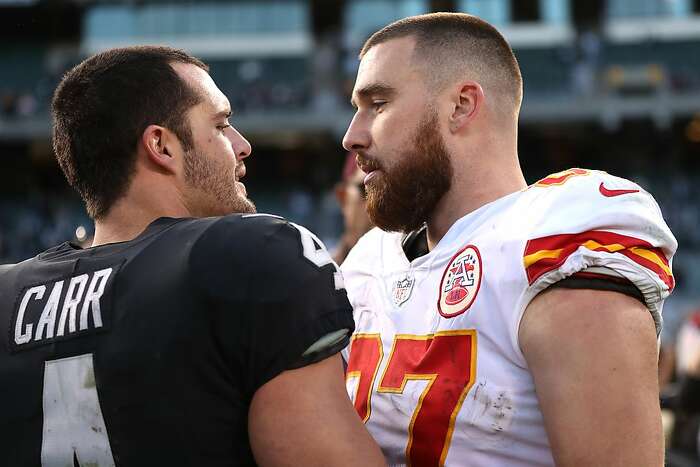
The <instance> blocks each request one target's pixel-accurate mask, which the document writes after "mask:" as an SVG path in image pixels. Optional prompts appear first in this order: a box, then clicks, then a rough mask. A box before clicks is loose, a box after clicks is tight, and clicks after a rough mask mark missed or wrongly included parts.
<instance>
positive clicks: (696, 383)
mask: <svg viewBox="0 0 700 467" xmlns="http://www.w3.org/2000/svg"><path fill="white" fill-rule="evenodd" d="M675 341H676V342H675V358H674V359H673V360H674V361H675V366H676V368H675V370H676V381H675V382H674V383H672V384H669V385H666V387H665V388H664V389H665V390H664V391H663V393H662V404H663V405H664V406H665V407H666V408H668V409H670V410H671V411H672V413H673V417H672V420H673V421H672V431H671V436H670V441H669V442H668V445H669V448H670V450H669V452H668V465H669V466H670V467H676V466H678V467H681V466H686V465H687V466H691V465H692V466H696V465H700V309H695V310H694V311H692V312H691V313H690V314H688V315H687V317H686V319H685V320H684V321H683V323H682V325H681V327H680V330H679V331H678V333H677V337H676V340H675ZM666 350H667V351H668V350H669V347H666ZM669 360H670V359H669Z"/></svg>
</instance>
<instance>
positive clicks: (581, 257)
mask: <svg viewBox="0 0 700 467" xmlns="http://www.w3.org/2000/svg"><path fill="white" fill-rule="evenodd" d="M402 237H403V236H402V235H401V234H399V233H386V232H382V231H381V230H379V229H374V230H372V231H370V232H369V233H367V234H366V235H365V236H364V237H363V238H362V239H361V240H360V242H359V243H358V244H357V245H356V247H355V248H354V249H353V250H352V252H351V253H350V255H349V256H348V258H347V259H346V261H345V262H344V263H343V266H342V271H343V275H344V277H345V284H346V288H347V291H348V295H349V297H350V301H351V303H352V305H353V307H354V317H355V323H356V331H355V335H354V336H353V340H352V342H351V344H350V347H349V349H345V352H344V357H345V358H346V360H347V362H348V368H347V376H346V383H347V389H348V393H349V395H350V397H351V398H352V400H353V403H354V404H355V408H356V410H357V411H358V413H359V414H360V416H361V417H362V419H363V420H364V421H365V423H366V425H367V428H368V429H369V431H370V432H371V433H372V435H373V436H374V438H375V439H376V440H377V442H378V443H379V444H380V446H381V447H382V450H383V451H384V454H385V456H386V457H387V461H388V462H389V464H390V465H412V466H413V467H428V466H442V465H445V466H459V467H465V466H470V467H471V466H479V467H480V466H483V467H495V466H526V465H527V466H544V465H547V466H548V465H553V464H554V462H553V458H552V453H551V449H550V446H549V442H548V440H547V434H546V432H545V428H544V423H543V418H542V413H541V411H540V408H539V404H538V401H537V397H536V394H535V386H534V383H533V380H532V377H531V374H530V372H529V371H528V367H527V364H526V362H525V359H524V357H523V354H522V352H521V350H520V345H519V342H518V326H519V323H520V319H521V317H522V316H523V312H524V310H525V309H526V307H527V306H528V304H529V303H530V301H531V300H532V299H533V298H534V297H535V296H536V295H537V294H538V293H539V292H541V291H542V290H544V289H546V288H547V287H549V286H550V285H551V284H553V283H555V282H557V281H559V280H562V279H564V278H566V277H568V276H570V275H572V274H575V273H576V274H577V276H578V275H580V276H586V275H592V276H594V277H600V275H601V274H604V277H606V278H609V280H611V281H615V280H617V281H623V282H626V281H630V282H632V283H633V284H634V285H635V286H636V287H637V288H638V289H639V291H640V292H641V294H642V295H643V297H644V300H645V302H646V305H647V307H648V308H649V311H650V312H651V314H652V316H653V317H654V321H655V322H656V325H657V332H658V331H659V330H660V326H661V309H662V304H663V301H664V299H665V298H666V297H667V296H668V295H669V293H670V292H671V290H672V289H673V286H674V279H673V276H672V273H671V258H672V256H673V254H674V252H675V250H676V247H677V243H676V240H675V238H674V237H673V234H672V233H671V231H670V230H669V228H668V227H667V226H666V224H665V222H664V220H663V217H662V215H661V211H660V210H659V208H658V206H657V204H656V202H655V201H654V199H653V198H652V197H651V195H649V194H648V193H647V192H645V191H644V190H643V189H641V188H640V187H639V186H638V185H636V184H634V183H632V182H630V181H628V180H625V179H622V178H618V177H613V176H611V175H608V174H607V173H605V172H600V171H590V170H584V169H570V170H567V171H564V172H560V173H558V174H553V175H551V176H549V177H547V178H545V179H543V180H540V181H539V182H537V183H535V184H533V185H531V186H530V187H528V188H527V189H525V190H522V191H519V192H517V193H512V194H510V195H508V196H505V197H503V198H501V199H498V200H496V201H493V202H491V203H489V204H486V205H484V206H482V207H481V208H479V209H477V210H476V211H473V212H471V213H469V214H467V215H466V216H464V217H462V218H461V219H459V220H458V221H457V222H455V223H454V224H453V225H452V227H451V228H450V230H449V231H448V232H447V233H446V234H445V236H444V237H443V238H442V239H441V240H440V242H439V243H438V245H436V246H435V248H434V249H433V250H432V251H430V252H429V253H428V254H426V255H424V256H422V257H419V258H416V259H414V260H413V261H409V260H408V259H407V258H406V256H405V254H404V252H403V249H402ZM348 351H349V356H348Z"/></svg>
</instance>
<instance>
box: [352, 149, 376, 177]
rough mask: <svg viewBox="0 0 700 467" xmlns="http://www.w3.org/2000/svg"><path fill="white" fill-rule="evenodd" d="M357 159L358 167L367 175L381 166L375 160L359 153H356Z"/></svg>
mask: <svg viewBox="0 0 700 467" xmlns="http://www.w3.org/2000/svg"><path fill="white" fill-rule="evenodd" d="M356 161H357V166H358V167H359V168H360V170H361V171H363V172H364V173H366V174H367V175H369V174H370V173H372V172H374V171H376V170H380V169H381V167H380V166H379V164H378V163H377V162H376V161H373V160H372V159H368V158H367V157H365V156H362V155H360V154H358V155H357V157H356Z"/></svg>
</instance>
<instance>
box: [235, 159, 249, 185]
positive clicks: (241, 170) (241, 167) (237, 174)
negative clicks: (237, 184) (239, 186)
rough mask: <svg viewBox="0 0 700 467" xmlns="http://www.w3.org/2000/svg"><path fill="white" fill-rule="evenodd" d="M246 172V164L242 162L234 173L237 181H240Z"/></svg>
mask: <svg viewBox="0 0 700 467" xmlns="http://www.w3.org/2000/svg"><path fill="white" fill-rule="evenodd" d="M245 173H246V169H245V164H244V163H242V162H241V163H240V164H238V166H237V167H236V172H235V174H234V175H235V178H236V181H239V180H240V179H241V178H243V177H245Z"/></svg>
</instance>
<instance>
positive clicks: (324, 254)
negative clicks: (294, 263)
mask: <svg viewBox="0 0 700 467" xmlns="http://www.w3.org/2000/svg"><path fill="white" fill-rule="evenodd" d="M290 224H291V225H292V226H294V227H295V228H296V229H297V230H298V231H299V234H300V236H301V247H302V250H303V254H304V258H306V259H308V260H309V261H311V262H312V263H314V264H315V265H316V266H318V267H319V268H322V267H323V266H326V265H328V264H332V265H333V267H334V268H335V272H334V273H333V281H334V282H335V290H341V289H344V288H345V283H344V282H343V275H342V274H341V273H340V269H339V268H338V265H337V264H335V261H333V258H331V255H330V254H329V253H328V250H326V247H325V246H324V245H323V242H322V241H321V240H320V239H319V238H318V237H317V236H316V235H314V234H313V233H311V231H310V230H309V229H307V228H306V227H303V226H301V225H298V224H295V223H294V222H290Z"/></svg>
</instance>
